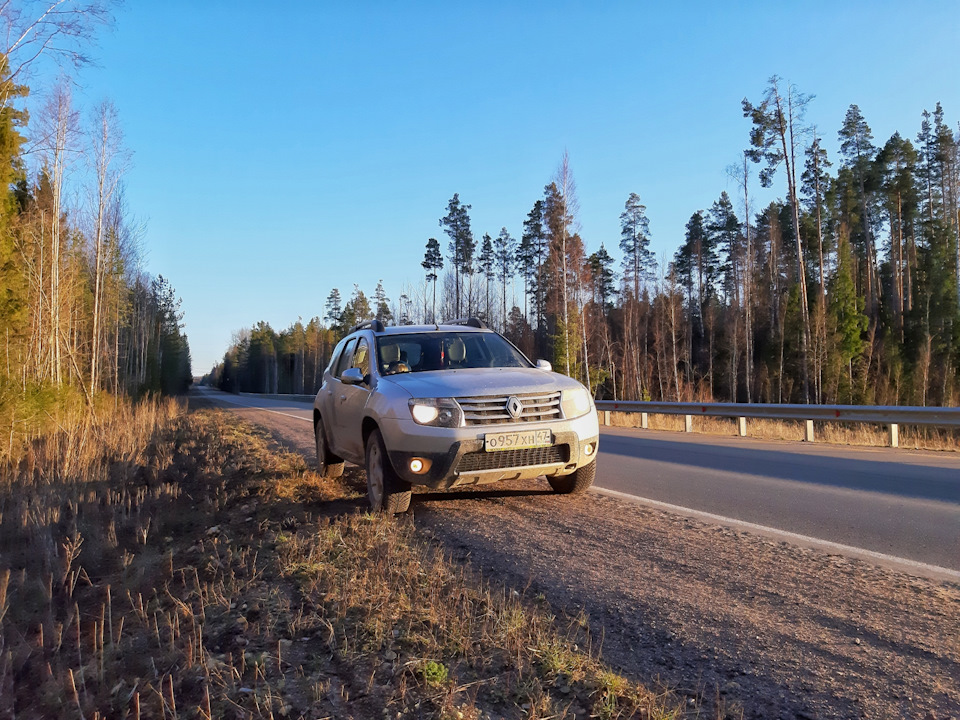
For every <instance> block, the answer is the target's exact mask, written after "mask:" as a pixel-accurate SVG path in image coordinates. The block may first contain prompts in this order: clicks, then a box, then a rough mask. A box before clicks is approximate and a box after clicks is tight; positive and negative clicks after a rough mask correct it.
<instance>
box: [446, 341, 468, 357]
mask: <svg viewBox="0 0 960 720" xmlns="http://www.w3.org/2000/svg"><path fill="white" fill-rule="evenodd" d="M447 356H448V357H449V358H450V362H455V363H461V362H463V360H464V358H466V357H467V348H466V346H465V345H464V344H463V340H461V339H460V338H458V337H455V338H454V339H453V340H451V341H450V346H449V347H448V348H447Z"/></svg>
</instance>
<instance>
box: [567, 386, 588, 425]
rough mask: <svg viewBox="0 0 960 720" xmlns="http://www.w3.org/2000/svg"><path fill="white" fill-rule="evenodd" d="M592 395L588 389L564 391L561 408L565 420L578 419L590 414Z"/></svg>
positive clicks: (580, 388)
mask: <svg viewBox="0 0 960 720" xmlns="http://www.w3.org/2000/svg"><path fill="white" fill-rule="evenodd" d="M590 406H591V402H590V394H589V393H588V392H587V389H586V388H582V387H579V388H574V389H573V390H564V391H563V392H562V393H561V395H560V407H561V408H562V409H563V416H564V417H565V418H576V417H580V416H581V415H586V414H587V413H588V412H590Z"/></svg>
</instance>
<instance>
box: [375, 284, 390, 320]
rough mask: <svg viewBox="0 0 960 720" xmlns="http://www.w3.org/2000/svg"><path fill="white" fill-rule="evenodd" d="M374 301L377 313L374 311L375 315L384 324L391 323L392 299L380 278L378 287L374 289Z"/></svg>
mask: <svg viewBox="0 0 960 720" xmlns="http://www.w3.org/2000/svg"><path fill="white" fill-rule="evenodd" d="M373 302H374V306H375V307H376V313H374V317H375V318H376V319H377V320H379V321H380V322H382V323H383V324H384V325H389V324H390V323H392V322H393V313H392V312H390V299H389V298H388V297H387V293H386V291H384V289H383V280H380V281H379V282H378V283H377V287H376V289H375V290H374V291H373Z"/></svg>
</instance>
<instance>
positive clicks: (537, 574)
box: [232, 408, 960, 720]
mask: <svg viewBox="0 0 960 720" xmlns="http://www.w3.org/2000/svg"><path fill="white" fill-rule="evenodd" d="M232 409H234V410H236V412H238V413H239V414H240V415H242V416H243V417H244V418H246V419H247V420H250V421H252V422H256V423H258V424H261V425H263V426H266V427H267V428H268V429H269V430H270V432H271V433H272V434H273V436H274V438H275V439H276V440H277V441H278V442H279V443H281V444H282V445H284V446H285V447H286V448H288V449H291V450H296V451H298V452H302V453H303V454H304V456H305V457H307V458H308V459H309V460H310V461H311V462H312V461H313V458H314V450H313V438H312V428H311V427H310V424H309V423H308V422H304V421H302V420H298V419H295V418H291V417H285V416H281V415H277V414H273V413H266V412H260V411H253V410H245V409H237V408H232ZM347 473H358V474H362V471H361V470H360V469H359V468H351V467H349V466H348V469H347ZM410 512H411V513H412V514H413V517H414V521H415V523H416V526H417V528H418V529H419V530H420V531H421V532H423V534H424V535H425V536H427V537H429V538H431V539H432V541H433V542H436V543H437V544H439V545H440V546H441V547H442V548H443V549H445V550H446V551H447V552H449V553H450V555H451V556H452V557H453V558H455V559H457V560H460V561H462V562H464V563H467V564H469V565H470V566H471V567H472V568H473V569H475V570H477V571H479V572H480V573H481V574H482V575H483V577H484V578H487V579H489V580H491V581H493V582H496V583H502V584H504V585H505V586H506V587H508V588H513V589H517V590H519V591H521V592H526V593H527V594H528V595H532V596H537V595H540V594H542V595H543V596H545V598H546V600H547V601H548V602H550V603H551V604H552V605H553V606H554V607H555V608H556V610H557V611H558V612H559V611H561V610H563V611H566V612H577V611H581V610H582V611H583V612H584V613H585V614H586V615H587V616H588V618H589V623H590V628H591V632H592V636H593V638H594V642H595V645H596V647H595V648H594V649H595V650H598V651H599V654H600V655H601V657H602V659H603V660H604V661H605V662H607V663H608V664H609V665H611V666H612V667H614V668H615V669H617V670H619V671H620V672H622V673H623V674H625V675H627V676H628V677H630V678H633V679H636V680H638V681H641V682H644V683H647V684H650V685H651V686H656V685H657V684H660V685H662V686H665V687H668V688H672V689H675V690H677V691H678V692H679V693H681V694H684V695H687V696H688V697H690V698H691V699H692V700H694V701H699V702H702V703H703V705H702V708H701V710H702V712H704V713H706V715H705V717H712V716H713V715H714V713H716V712H718V710H719V714H720V715H721V716H726V717H730V718H741V717H742V718H756V719H764V720H766V719H778V718H784V719H787V718H818V719H819V718H921V719H923V720H943V719H944V718H954V719H955V720H956V719H957V718H960V586H958V585H957V584H954V583H944V582H936V581H932V580H926V579H922V578H916V577H912V576H909V575H905V574H901V573H898V572H895V571H892V570H888V569H884V568H881V567H878V566H875V565H872V564H870V563H867V562H864V561H861V560H855V559H850V558H846V557H842V556H838V555H831V554H827V553H824V552H822V551H818V550H811V549H805V548H800V547H797V546H794V545H790V544H787V543H782V542H775V541H771V540H768V539H765V538H761V537H757V536H754V535H751V534H747V533H744V532H740V531H735V530H731V529H728V528H724V527H721V526H718V525H710V524H706V523H703V522H701V521H698V520H695V519H691V518H686V517H683V516H680V515H676V514H672V513H668V512H664V511H660V510H657V509H652V508H648V507H645V506H642V505H639V504H634V503H630V502H627V501H623V500H620V499H616V498H612V497H608V496H604V495H600V494H597V493H588V494H587V495H586V496H584V497H580V498H569V497H560V496H556V495H553V494H552V493H551V492H550V490H549V487H548V485H547V484H546V482H532V483H531V482H527V483H517V484H505V485H499V486H496V487H494V488H493V489H485V490H484V489H481V490H471V491H462V492H458V491H450V492H446V493H436V492H421V493H418V494H416V495H415V497H414V499H413V502H412V504H411V510H410ZM693 704H694V703H691V705H693Z"/></svg>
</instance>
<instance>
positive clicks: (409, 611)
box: [0, 403, 696, 719]
mask: <svg viewBox="0 0 960 720" xmlns="http://www.w3.org/2000/svg"><path fill="white" fill-rule="evenodd" d="M101 417H102V418H104V417H105V414H104V413H101ZM361 482H362V475H359V474H358V475H357V476H353V475H350V474H348V476H347V477H346V478H345V479H344V480H343V481H342V482H339V483H332V482H321V481H320V480H319V478H318V477H317V476H316V475H315V474H314V473H313V472H311V471H310V470H308V469H307V468H306V466H305V464H304V460H303V458H302V457H300V456H297V455H291V454H284V453H279V452H276V451H275V450H274V449H272V448H271V446H270V445H269V443H268V440H267V439H266V437H265V436H264V435H263V434H261V433H258V432H257V431H255V430H254V429H252V428H250V427H248V426H245V425H241V424H240V423H239V421H237V420H236V419H234V418H233V417H232V416H228V415H226V414H223V413H217V412H209V411H201V412H195V413H191V414H187V413H186V412H185V411H184V409H183V408H181V407H179V406H177V405H176V404H174V403H163V404H156V403H154V404H141V405H138V406H136V407H131V406H126V405H121V406H120V407H118V409H117V411H116V413H115V414H113V415H111V416H110V417H109V418H106V419H102V420H101V421H100V422H93V421H89V420H85V421H83V422H80V423H78V424H77V425H76V426H75V427H70V428H63V430H62V431H61V432H59V433H57V434H56V435H52V436H49V437H45V438H43V439H41V440H37V441H35V442H33V443H32V444H31V446H30V447H29V450H28V451H27V452H25V453H24V454H23V456H22V457H21V458H20V459H19V461H18V462H16V463H8V464H7V465H6V466H5V467H4V469H3V477H2V485H0V643H2V647H0V717H17V718H28V719H29V718H52V717H57V718H107V717H110V718H171V719H172V718H206V719H212V718H287V717H289V718H297V717H302V718H308V717H309V718H323V717H330V718H333V717H337V718H348V717H355V718H369V717H387V716H389V717H398V718H421V717H423V718H488V717H497V716H504V717H510V718H520V717H524V718H548V717H549V718H562V717H567V718H574V717H579V718H583V717H586V716H588V715H589V716H593V717H601V718H617V717H642V718H680V717H685V716H686V715H685V714H684V713H685V710H686V708H684V707H683V706H682V705H681V700H679V699H678V698H676V697H675V696H673V695H671V694H669V693H666V692H661V691H651V690H649V689H646V688H644V687H641V686H638V685H636V684H634V683H631V682H628V681H627V680H626V679H624V678H622V677H620V676H618V675H616V674H615V673H612V672H610V671H609V670H608V669H606V668H604V667H603V666H602V664H601V663H600V662H599V661H598V660H597V658H596V657H595V655H594V654H593V653H591V651H590V647H591V640H590V638H589V636H588V634H587V630H586V627H587V623H586V619H585V618H583V617H563V618H557V617H554V616H553V615H552V614H551V611H550V608H549V605H548V604H547V602H546V599H545V598H536V599H528V598H524V597H521V596H520V595H519V594H518V593H516V592H515V591H513V590H511V589H509V588H499V587H495V586H492V585H490V584H488V583H484V582H483V581H481V580H479V579H477V578H475V577H473V576H472V575H471V574H470V573H469V572H468V571H466V570H465V569H464V568H463V567H462V566H459V565H457V564H455V563H453V562H451V561H450V560H449V559H448V558H446V557H444V556H443V554H442V553H441V552H439V551H438V550H437V549H436V548H435V547H433V546H431V545H429V544H428V543H426V542H424V541H423V540H421V539H419V538H418V536H417V534H416V531H415V528H414V527H413V525H412V523H411V522H410V521H409V520H403V519H401V520H399V521H397V520H393V519H391V518H385V517H381V516H371V515H369V514H365V513H364V512H362V507H363V505H364V499H363V497H362V494H361V492H360V490H361V488H360V487H359V485H358V483H361ZM690 712H691V713H694V714H695V713H696V708H693V709H690Z"/></svg>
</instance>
